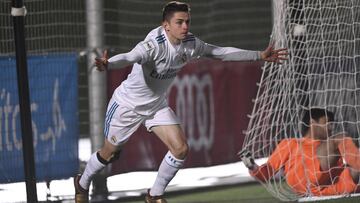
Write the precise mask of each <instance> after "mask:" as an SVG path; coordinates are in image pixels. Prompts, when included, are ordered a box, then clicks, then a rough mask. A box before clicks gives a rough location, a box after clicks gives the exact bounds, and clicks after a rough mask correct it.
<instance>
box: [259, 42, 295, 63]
mask: <svg viewBox="0 0 360 203" xmlns="http://www.w3.org/2000/svg"><path fill="white" fill-rule="evenodd" d="M287 55H288V52H287V48H282V49H274V43H270V44H269V46H268V47H267V48H266V49H265V50H264V51H262V52H261V53H260V57H261V59H262V60H264V61H268V62H273V63H277V64H282V61H284V60H287V59H288V58H287Z"/></svg>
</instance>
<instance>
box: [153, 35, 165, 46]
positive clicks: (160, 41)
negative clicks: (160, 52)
mask: <svg viewBox="0 0 360 203" xmlns="http://www.w3.org/2000/svg"><path fill="white" fill-rule="evenodd" d="M155 39H156V41H157V43H158V44H161V43H163V42H165V40H166V38H165V35H164V34H162V35H159V36H157V37H155Z"/></svg>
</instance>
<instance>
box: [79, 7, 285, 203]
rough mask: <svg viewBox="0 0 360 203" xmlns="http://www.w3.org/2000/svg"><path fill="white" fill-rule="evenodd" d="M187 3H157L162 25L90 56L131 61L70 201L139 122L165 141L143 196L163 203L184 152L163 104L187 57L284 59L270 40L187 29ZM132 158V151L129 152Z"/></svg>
mask: <svg viewBox="0 0 360 203" xmlns="http://www.w3.org/2000/svg"><path fill="white" fill-rule="evenodd" d="M189 28H190V7H189V5H188V4H186V3H181V2H169V3H167V4H166V5H165V7H164V9H163V20H162V25H161V26H159V27H157V28H155V29H153V30H152V31H151V32H150V33H149V34H148V35H147V36H146V38H145V39H144V40H143V41H141V42H139V43H138V44H137V45H136V46H135V47H134V48H133V49H132V50H131V51H129V52H127V53H122V54H118V55H115V56H113V57H111V58H110V59H109V58H108V56H107V53H106V52H104V55H103V57H102V58H96V59H95V60H96V61H95V64H96V66H97V68H98V70H99V71H105V70H107V69H120V68H124V67H127V66H129V65H133V68H132V71H131V73H130V75H129V76H128V78H127V79H126V80H125V81H124V82H122V83H121V85H120V86H119V87H118V88H117V89H116V90H115V91H114V93H113V96H112V98H111V100H110V102H109V104H108V109H107V113H106V119H105V129H104V135H105V141H104V145H103V147H102V148H101V149H100V150H99V151H98V152H95V153H94V154H92V155H91V157H90V160H89V161H88V163H87V165H86V167H85V170H84V172H83V174H82V175H78V176H76V177H75V179H74V180H75V181H74V184H75V191H76V194H75V199H76V200H75V201H76V203H84V202H88V189H89V185H90V182H91V180H92V177H93V176H94V175H95V174H96V173H98V172H99V171H100V170H102V169H103V168H104V167H105V166H106V165H107V164H109V163H111V162H112V161H114V160H115V159H116V158H117V157H118V156H119V155H118V154H119V151H120V149H121V148H122V146H123V145H124V144H125V143H126V142H127V141H128V140H129V138H130V136H131V135H132V134H133V133H134V132H135V131H136V129H137V128H138V127H139V126H140V125H141V124H143V125H145V127H146V128H147V129H148V131H150V132H154V134H155V135H156V136H157V137H158V138H159V139H160V140H161V141H162V142H163V143H164V144H165V145H166V146H167V148H168V149H169V151H168V152H167V154H166V155H165V157H164V159H163V161H162V163H161V164H160V167H159V170H158V175H157V178H156V180H155V183H154V185H153V187H152V188H151V189H149V190H148V194H147V195H146V197H145V202H148V203H152V202H153V203H156V202H158V203H164V202H166V200H165V199H164V198H163V197H162V195H163V194H164V191H165V188H166V186H167V185H168V183H169V182H170V181H171V179H172V178H173V177H174V176H175V174H176V173H177V171H178V170H179V169H180V168H181V167H182V166H183V164H184V161H185V158H186V156H187V153H188V145H187V142H186V137H185V135H184V132H183V130H182V128H181V126H180V121H179V119H178V118H177V116H176V115H175V113H174V112H173V111H172V110H171V109H170V108H169V106H168V104H167V101H166V98H167V96H166V91H167V88H168V87H169V86H170V85H171V82H172V81H173V80H174V78H175V76H176V74H177V73H178V72H179V71H180V70H181V68H182V67H183V66H184V65H186V64H187V63H188V62H189V61H191V60H194V59H197V58H200V57H210V58H216V59H220V60H223V61H255V60H265V61H271V62H277V63H279V62H280V61H281V60H283V59H284V60H285V59H286V58H285V57H286V55H287V52H286V50H285V49H279V50H275V49H274V47H273V45H272V44H270V45H269V47H268V48H267V49H265V50H264V51H248V50H242V49H238V48H233V47H217V46H214V45H210V44H207V43H204V42H203V41H201V40H200V39H198V38H197V37H195V36H194V35H193V34H191V33H190V32H189ZM134 159H136V157H134Z"/></svg>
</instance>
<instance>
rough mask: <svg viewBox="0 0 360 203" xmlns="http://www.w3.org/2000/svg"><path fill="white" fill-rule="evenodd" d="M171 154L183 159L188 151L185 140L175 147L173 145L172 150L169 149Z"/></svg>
mask: <svg viewBox="0 0 360 203" xmlns="http://www.w3.org/2000/svg"><path fill="white" fill-rule="evenodd" d="M171 151H172V152H171V153H172V154H173V155H174V156H175V157H176V158H178V159H185V158H186V156H187V154H188V152H189V145H188V144H187V143H186V142H185V143H183V144H181V145H179V146H177V147H175V148H174V149H173V150H171Z"/></svg>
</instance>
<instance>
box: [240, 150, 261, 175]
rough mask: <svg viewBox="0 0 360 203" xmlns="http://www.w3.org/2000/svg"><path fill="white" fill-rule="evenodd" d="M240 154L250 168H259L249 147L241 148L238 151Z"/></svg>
mask: <svg viewBox="0 0 360 203" xmlns="http://www.w3.org/2000/svg"><path fill="white" fill-rule="evenodd" d="M238 156H239V158H240V159H241V161H242V162H243V163H244V165H245V166H246V167H247V168H248V169H250V170H254V169H256V168H257V164H256V163H255V161H254V159H253V158H252V155H251V152H250V151H249V150H247V149H243V150H241V151H240V152H239V153H238Z"/></svg>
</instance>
